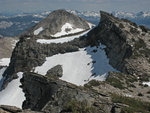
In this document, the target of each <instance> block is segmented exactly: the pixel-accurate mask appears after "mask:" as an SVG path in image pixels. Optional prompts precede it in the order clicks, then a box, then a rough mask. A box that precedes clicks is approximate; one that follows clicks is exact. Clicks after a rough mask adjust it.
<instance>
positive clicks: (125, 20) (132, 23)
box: [121, 19, 138, 28]
mask: <svg viewBox="0 0 150 113" xmlns="http://www.w3.org/2000/svg"><path fill="white" fill-rule="evenodd" d="M121 20H123V21H124V22H128V23H130V25H132V26H134V27H136V28H137V27H138V26H137V24H136V23H134V22H131V21H130V20H127V19H121Z"/></svg>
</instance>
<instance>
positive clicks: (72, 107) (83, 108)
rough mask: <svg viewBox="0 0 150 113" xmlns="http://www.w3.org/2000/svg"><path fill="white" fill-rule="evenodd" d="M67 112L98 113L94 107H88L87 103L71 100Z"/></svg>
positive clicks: (66, 108) (66, 107) (67, 105)
mask: <svg viewBox="0 0 150 113" xmlns="http://www.w3.org/2000/svg"><path fill="white" fill-rule="evenodd" d="M64 109H65V111H66V112H71V113H97V112H98V111H97V109H96V108H95V107H92V106H88V105H87V102H86V101H82V102H80V101H77V100H75V99H74V100H71V101H69V102H68V103H67V104H66V106H65V107H64Z"/></svg>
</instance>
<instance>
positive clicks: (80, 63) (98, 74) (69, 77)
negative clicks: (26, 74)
mask: <svg viewBox="0 0 150 113" xmlns="http://www.w3.org/2000/svg"><path fill="white" fill-rule="evenodd" d="M103 48H104V46H102V45H100V46H99V47H98V48H96V47H92V48H91V47H87V48H82V49H80V51H77V52H71V53H65V54H57V55H54V56H51V57H47V58H46V61H45V63H44V64H43V65H42V66H38V67H36V68H35V71H34V72H36V73H38V74H42V75H45V74H46V73H47V71H48V70H49V69H51V68H52V67H54V66H56V65H58V64H60V65H62V68H63V76H62V77H61V78H60V79H62V80H64V81H67V82H70V83H73V84H76V85H84V84H85V83H87V82H88V81H89V80H92V79H96V80H100V81H104V80H105V79H106V77H107V75H108V72H109V71H116V70H115V69H114V68H113V67H112V66H111V65H109V60H108V59H107V56H106V54H105V51H104V50H103ZM93 50H96V51H97V52H93Z"/></svg>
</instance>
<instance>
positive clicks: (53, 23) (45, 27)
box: [27, 10, 90, 38]
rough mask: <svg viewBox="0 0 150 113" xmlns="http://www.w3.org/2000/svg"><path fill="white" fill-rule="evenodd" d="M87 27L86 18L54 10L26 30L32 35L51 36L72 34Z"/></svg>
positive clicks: (88, 27) (88, 26)
mask: <svg viewBox="0 0 150 113" xmlns="http://www.w3.org/2000/svg"><path fill="white" fill-rule="evenodd" d="M88 29H90V25H89V23H88V22H87V21H86V20H84V19H82V18H80V17H78V16H76V15H74V14H71V13H69V12H67V11H65V10H56V11H53V12H52V13H50V14H49V15H48V16H47V17H46V18H45V19H43V20H42V21H41V22H39V23H38V24H37V25H35V26H34V27H33V28H31V29H29V30H28V32H29V33H30V34H32V35H38V36H41V37H47V38H52V37H61V36H66V35H73V34H76V33H79V32H83V31H86V30H88ZM28 32H27V33H28Z"/></svg>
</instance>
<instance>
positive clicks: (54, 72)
mask: <svg viewBox="0 0 150 113" xmlns="http://www.w3.org/2000/svg"><path fill="white" fill-rule="evenodd" d="M62 74H63V69H62V66H61V65H57V66H54V67H53V68H51V69H50V70H48V71H47V74H46V76H55V77H62Z"/></svg>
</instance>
